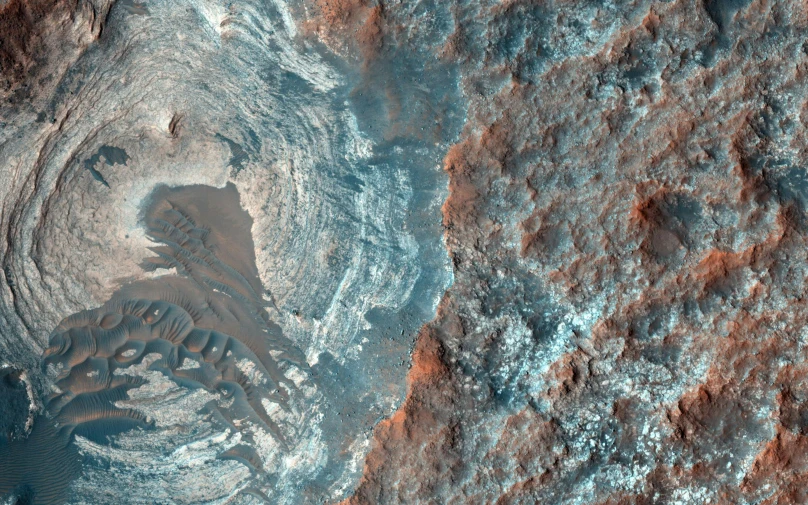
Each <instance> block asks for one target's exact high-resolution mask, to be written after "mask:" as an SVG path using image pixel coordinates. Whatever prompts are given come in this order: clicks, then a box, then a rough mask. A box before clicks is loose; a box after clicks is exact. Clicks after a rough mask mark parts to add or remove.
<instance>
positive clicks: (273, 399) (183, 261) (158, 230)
mask: <svg viewBox="0 0 808 505" xmlns="http://www.w3.org/2000/svg"><path fill="white" fill-rule="evenodd" d="M152 200H153V201H152V204H151V206H150V207H149V208H148V209H147V210H146V214H145V217H144V219H145V222H146V224H147V227H148V234H149V236H150V237H151V238H152V239H153V240H154V241H155V243H156V245H155V247H153V248H152V251H153V252H154V253H155V254H156V256H154V257H152V258H149V259H148V260H146V262H145V264H144V267H145V268H147V269H148V270H151V271H156V272H158V273H159V272H160V271H161V270H173V271H175V272H176V275H165V276H161V277H158V278H156V279H154V280H151V281H144V282H139V283H134V284H131V285H128V286H126V287H125V288H123V289H121V290H120V291H119V292H117V293H116V294H115V295H114V296H113V297H112V299H111V300H110V301H109V302H107V303H106V304H104V305H103V306H102V307H100V308H98V309H95V310H91V311H84V312H80V313H78V314H75V315H73V316H70V317H68V318H67V319H65V320H64V321H62V323H61V324H60V325H59V326H58V327H57V328H56V330H55V331H54V333H53V334H52V335H51V337H50V344H49V347H48V349H47V350H46V351H45V366H46V367H47V372H48V373H49V374H50V375H52V376H53V378H54V381H55V386H56V392H55V393H53V394H52V395H50V396H49V397H48V398H47V399H46V408H47V411H48V413H49V414H50V415H51V416H53V417H54V419H55V421H56V423H57V425H58V426H59V428H60V429H61V430H67V431H69V432H72V433H80V434H82V435H83V436H84V437H86V438H88V439H90V440H96V441H103V440H104V438H105V436H106V435H107V434H112V433H119V432H121V431H124V430H127V429H130V428H131V427H134V426H136V427H140V428H149V427H153V426H154V423H155V420H153V419H151V418H150V417H149V416H148V415H147V414H144V413H142V412H140V411H138V409H137V408H120V407H118V406H116V402H119V401H123V400H126V399H127V398H128V394H127V393H128V391H130V390H131V389H135V388H138V387H140V386H143V385H144V384H146V383H147V379H145V378H144V377H142V376H140V375H138V374H137V372H132V371H131V370H133V368H137V367H139V366H140V367H144V370H149V371H158V372H160V373H161V374H163V375H164V376H166V377H167V378H169V379H170V380H172V381H173V382H175V383H176V384H177V385H179V386H182V387H184V388H189V389H194V388H202V389H204V390H205V391H208V392H210V393H211V394H213V395H215V396H217V400H216V401H211V402H210V403H209V405H208V407H209V408H210V409H211V415H212V416H214V417H216V418H218V419H221V420H223V421H225V422H226V423H227V425H228V426H230V427H231V428H232V429H233V430H234V431H239V429H240V428H241V427H245V428H246V427H249V428H250V429H253V428H254V429H256V430H259V431H262V432H264V433H266V434H268V435H271V437H272V438H273V439H274V440H275V441H276V442H277V443H278V444H279V445H280V446H282V447H284V448H288V447H289V444H288V443H287V441H286V440H287V438H292V439H294V438H296V434H295V430H296V429H297V428H296V426H295V425H294V424H290V425H286V424H285V423H284V422H283V421H281V418H280V417H278V418H276V419H273V416H272V415H270V413H269V412H283V413H284V417H286V416H290V415H293V414H292V408H293V405H294V401H295V398H294V397H295V396H297V394H298V391H297V389H298V387H297V385H296V384H295V382H294V380H293V379H292V378H290V373H292V372H294V373H295V375H294V376H295V377H296V378H297V380H298V382H300V381H302V380H306V378H307V376H308V375H309V372H308V366H307V365H306V361H305V356H304V355H303V354H302V352H301V351H300V350H299V349H297V348H296V347H295V346H294V344H292V343H291V342H290V341H289V340H288V339H286V338H285V337H284V336H283V335H282V334H281V331H280V328H279V327H278V326H277V325H276V324H274V323H273V322H272V321H271V320H270V319H269V316H268V315H267V312H266V310H265V308H264V307H265V306H266V305H268V302H267V301H266V300H265V298H264V297H265V296H266V292H265V291H264V289H263V288H262V287H261V284H260V281H259V280H258V277H257V273H256V267H255V258H254V253H253V249H252V240H251V237H250V233H249V230H250V227H251V224H252V222H251V219H250V218H249V216H248V215H247V214H246V212H244V211H243V210H242V209H241V207H240V206H239V201H238V193H237V192H236V189H235V187H234V186H232V185H229V186H227V187H226V188H223V189H215V188H210V187H205V186H193V187H189V188H182V189H174V190H170V189H167V188H161V189H159V190H157V191H156V192H155V193H154V195H153V196H152ZM221 258H225V260H224V261H223V260H222V259H221ZM267 299H268V298H267ZM262 402H264V403H262ZM298 421H299V420H298ZM282 425H283V427H282ZM252 436H253V435H252V433H251V432H250V431H244V432H243V433H242V443H243V444H244V447H241V446H237V447H234V448H231V449H230V450H229V451H228V452H227V455H230V456H232V457H238V458H240V459H242V460H244V461H248V462H250V464H251V465H257V466H259V467H260V460H259V461H255V459H256V454H255V449H254V448H253V447H252V446H254V441H253V440H252Z"/></svg>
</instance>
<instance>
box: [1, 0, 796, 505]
mask: <svg viewBox="0 0 808 505" xmlns="http://www.w3.org/2000/svg"><path fill="white" fill-rule="evenodd" d="M0 1H1V0H0ZM0 8H2V14H0V30H2V31H0V33H2V34H4V35H5V34H8V36H7V37H4V38H3V39H2V41H0V69H2V77H3V80H2V81H0V84H2V85H3V87H2V90H0V92H2V94H3V95H2V96H3V100H4V102H3V103H2V104H0V127H2V130H1V131H0V171H2V173H3V174H7V175H5V176H4V177H5V179H4V180H7V181H8V182H7V183H6V184H4V185H3V187H2V188H0V198H2V206H3V207H2V209H3V212H2V216H0V223H1V224H2V231H3V233H2V234H1V235H0V237H1V238H0V246H1V247H0V250H2V253H0V260H1V261H2V264H3V273H4V279H5V284H4V287H3V289H2V296H0V320H1V321H2V327H1V328H0V331H1V332H2V338H0V352H2V353H3V354H2V355H0V360H2V361H0V367H5V368H0V370H2V369H8V370H14V371H15V372H14V373H15V374H18V373H21V372H22V371H25V372H26V373H27V374H28V375H26V377H28V379H27V381H28V382H27V384H32V385H33V386H32V387H29V390H31V389H32V390H33V391H34V392H33V393H27V394H28V395H29V396H33V398H28V397H24V396H21V391H23V388H22V385H21V384H20V383H19V382H18V381H17V382H14V383H11V382H8V381H6V382H8V384H7V385H6V386H5V390H6V391H7V393H6V394H5V395H4V396H3V398H5V397H8V398H10V399H12V400H13V401H14V402H15V404H20V405H26V406H27V404H30V403H31V401H33V403H34V404H35V406H41V404H42V398H43V397H44V396H41V395H44V394H46V393H47V392H48V391H50V389H49V388H51V387H52V385H51V383H50V381H51V379H49V378H48V376H46V375H44V374H42V373H41V371H40V365H39V356H40V355H41V353H42V351H43V350H44V349H45V348H46V347H47V336H48V334H49V333H50V332H51V330H53V328H55V327H56V325H57V324H58V322H59V321H60V320H61V319H62V318H64V317H67V316H69V315H71V314H73V313H75V312H79V311H81V310H84V309H94V308H96V307H98V306H100V305H102V304H104V303H106V302H107V300H109V299H110V297H111V296H113V293H114V292H116V291H117V290H118V289H119V288H121V287H125V286H128V285H132V284H133V283H138V282H141V283H142V282H152V281H151V280H148V279H153V278H154V275H155V274H154V273H153V272H146V271H144V270H143V269H142V268H141V263H142V261H143V260H144V259H145V258H146V257H148V252H149V251H148V250H147V249H146V248H147V247H148V246H150V245H152V244H150V242H149V240H148V235H147V233H146V232H145V231H144V230H143V227H142V219H141V218H142V212H143V207H144V204H143V202H145V200H146V198H147V196H148V195H149V194H151V192H152V191H153V190H154V188H155V187H157V186H158V185H160V184H167V185H169V186H187V185H190V184H205V185H208V186H214V187H219V188H222V187H225V186H226V185H227V184H228V183H233V184H234V186H235V187H236V188H237V190H238V193H239V195H240V202H241V206H242V207H243V209H244V210H245V211H246V212H247V213H248V214H249V216H250V218H251V219H252V221H253V225H252V230H251V235H252V240H253V241H254V248H255V260H256V265H255V268H256V269H257V275H258V277H259V280H260V282H258V284H261V285H263V287H264V288H266V290H267V293H265V294H263V295H264V296H265V297H266V301H267V307H268V308H267V311H268V313H269V318H271V319H272V320H273V321H274V322H276V323H277V324H278V325H279V326H280V327H281V328H282V330H283V332H284V334H285V335H286V336H287V337H288V338H289V339H290V340H291V341H292V342H293V343H294V345H296V346H297V347H298V348H299V349H300V350H301V351H302V353H303V354H305V356H306V361H307V364H308V365H309V366H310V367H311V370H312V377H313V379H312V384H314V386H313V387H316V388H317V393H316V394H313V393H312V394H311V395H310V396H309V397H307V398H308V399H307V400H305V401H304V403H302V404H301V405H302V406H301V407H300V408H301V409H302V412H305V413H306V416H304V417H305V418H306V419H308V420H310V421H307V422H310V423H311V425H310V426H307V430H305V431H307V432H310V433H312V434H316V436H315V435H312V436H311V437H309V438H305V439H304V438H303V437H301V439H300V440H295V441H292V442H291V444H292V447H291V449H290V452H289V454H290V456H289V457H286V458H284V457H283V456H282V455H280V453H278V452H277V450H275V452H272V451H269V452H267V455H265V457H264V461H273V462H277V461H280V462H281V463H279V465H280V467H279V468H267V469H265V470H261V471H266V472H268V475H269V476H268V477H267V476H266V475H260V476H257V477H256V476H255V475H253V474H251V473H250V472H254V471H255V468H256V467H255V465H254V464H252V465H243V464H241V463H238V462H237V461H236V462H233V461H232V460H228V461H227V462H226V464H221V463H220V462H216V463H215V464H216V465H219V466H218V467H214V466H210V465H213V464H214V463H210V465H208V466H205V465H207V463H206V464H203V465H202V466H201V467H200V469H199V471H198V472H197V474H198V475H205V476H206V477H205V478H204V479H202V480H204V481H205V486H200V487H199V488H198V489H194V490H193V493H190V492H187V490H179V489H176V488H175V489H174V492H170V491H169V492H167V494H161V495H160V496H161V497H162V498H160V499H161V500H165V501H166V502H170V501H171V500H173V501H174V502H175V503H196V502H205V501H210V500H213V499H214V498H215V499H224V500H228V501H229V502H231V503H257V502H260V500H261V499H263V498H262V497H266V496H267V495H270V496H273V499H275V500H279V501H280V502H281V503H321V502H338V501H340V500H344V501H345V503H349V504H366V503H367V504H375V503H380V504H388V503H407V504H410V503H439V504H455V503H456V504H461V503H462V504H466V503H502V504H506V503H547V504H581V505H584V504H586V505H589V504H597V505H607V504H608V505H617V504H636V505H640V504H669V503H670V504H674V503H678V504H708V503H709V504H746V503H748V504H752V503H755V504H768V505H775V504H777V505H787V504H801V503H808V492H806V491H805V490H804V488H805V485H806V483H808V453H807V452H806V448H808V368H806V365H805V363H804V361H805V354H806V351H805V350H804V349H803V346H804V342H805V339H806V338H807V337H808V335H806V334H805V330H804V328H803V321H805V320H806V319H808V311H807V310H806V309H805V304H804V300H803V297H804V294H803V292H804V290H803V284H804V282H806V278H808V263H806V261H807V260H808V258H807V256H808V247H806V246H808V243H806V238H805V233H806V232H808V172H806V170H808V79H806V78H807V77H808V38H806V37H808V36H807V35H806V34H808V4H806V3H805V2H797V1H783V2H777V1H775V2H769V1H764V0H731V1H729V0H727V1H721V0H705V1H702V2H696V1H691V0H682V1H670V2H651V1H636V2H622V3H621V2H606V3H601V2H566V1H547V2H536V1H533V0H530V1H529V0H504V1H499V0H498V1H493V0H474V1H471V0H468V1H467V0H452V1H436V0H406V1H405V0H402V1H392V0H292V1H291V2H289V3H288V4H284V3H283V2H281V1H273V2H247V1H246V0H241V1H238V2H219V1H217V0H187V1H182V2H170V1H167V0H146V1H144V2H142V3H140V2H130V1H127V0H119V1H118V2H117V3H114V4H109V3H103V2H102V3H98V2H97V0H93V2H92V3H90V2H88V1H87V0H80V1H73V2H47V1H44V2H43V1H42V0H40V1H38V2H37V1H33V0H7V1H6V2H5V3H4V5H3V6H2V7H0ZM441 168H442V170H441ZM447 184H448V192H447V191H446V185H447ZM245 241H246V240H245ZM442 241H443V242H442ZM447 251H448V257H447ZM181 274H182V273H181V272H180V273H179V275H181ZM147 280H148V281H147ZM155 282H157V281H155ZM217 296H218V295H217ZM438 301H440V303H439V304H438V303H437V302H438ZM436 307H437V309H436ZM189 313H190V312H189ZM242 354H243V355H247V353H246V352H244V353H242ZM410 354H411V364H410V366H409V367H407V366H406V365H407V363H408V361H410ZM17 371H20V372H17ZM137 373H139V374H141V375H142V376H143V377H147V378H148V377H151V379H150V380H151V382H150V384H151V386H150V388H151V389H149V395H147V396H144V397H143V398H151V400H148V399H146V400H144V399H143V398H140V397H138V398H132V397H130V398H129V399H128V400H127V401H126V402H124V403H122V404H121V405H122V406H123V405H125V406H126V407H127V408H140V409H141V412H151V413H154V412H160V413H161V414H160V415H162V416H164V417H163V419H170V418H171V415H172V414H171V412H172V410H171V409H172V406H171V404H170V401H166V400H165V398H160V397H159V395H158V394H156V392H159V391H173V390H172V389H171V388H172V387H174V386H171V385H170V381H166V380H163V379H160V378H159V377H161V376H160V375H159V374H156V375H154V374H155V372H153V371H148V372H147V371H146V370H145V369H144V370H142V371H138V372H137ZM149 374H151V375H149ZM16 376H17V375H15V376H14V377H16ZM8 377H12V376H11V375H8ZM15 380H16V379H15ZM160 388H164V389H160ZM166 394H168V393H166ZM172 394H173V393H172ZM194 394H195V393H193V391H190V392H189V391H185V392H184V393H183V395H186V396H183V397H188V398H190V397H191V396H193V395H194ZM405 395H406V396H405ZM167 397H168V396H167ZM138 401H139V402H140V404H139V405H140V406H139V407H138ZM305 402H308V403H305ZM188 405H191V404H190V403H189V404H187V405H185V407H183V408H185V409H186V410H187V409H192V410H193V409H196V407H193V406H190V407H189V406H188ZM177 408H178V409H179V407H177ZM307 409H308V410H307ZM180 410H181V409H180ZM199 412H200V411H199V410H196V411H195V412H192V413H191V414H192V415H188V416H187V417H185V418H184V419H183V422H181V423H177V429H179V430H186V431H183V433H185V435H183V436H184V437H187V443H188V444H190V445H189V447H192V448H194V449H195V450H199V449H200V447H202V446H200V445H199V443H200V441H199V440H194V435H193V434H194V431H193V430H194V426H197V425H199V423H208V422H209V420H208V419H205V418H203V417H200V416H201V414H199ZM177 414H178V415H180V414H179V410H177ZM166 416H167V417H166ZM18 418H19V419H18ZM23 419H28V412H27V411H26V412H25V413H24V414H20V415H17V416H14V415H9V416H3V422H4V423H5V424H3V426H4V429H5V430H6V431H7V432H9V433H12V432H16V431H19V429H20V428H19V425H20V423H22V420H23ZM7 424H8V427H6V425H7ZM169 424H170V423H169ZM205 426H208V424H205ZM207 429H208V428H206V430H207ZM15 430H16V431H15ZM187 430H190V431H187ZM149 433H150V432H148V431H146V432H144V435H142V438H139V437H140V435H138V433H137V432H127V433H125V434H122V435H119V436H118V437H119V438H117V439H115V440H113V441H112V443H111V445H109V446H105V445H103V444H98V443H96V441H93V440H90V439H87V438H85V437H78V438H76V440H75V441H74V442H72V443H74V444H76V446H77V447H78V448H79V452H80V453H81V454H83V455H85V457H87V455H92V456H91V458H90V459H92V460H93V461H95V462H96V465H95V466H93V465H92V464H90V465H89V466H87V467H86V468H85V469H84V470H83V473H82V474H81V475H80V476H79V477H76V480H75V482H74V483H73V484H72V487H71V488H70V489H71V490H72V494H71V495H70V500H72V501H74V502H81V501H82V500H90V501H91V502H94V503H95V502H98V500H101V501H103V500H104V499H108V500H110V501H109V503H126V502H133V503H137V502H139V500H141V497H139V496H135V495H136V494H137V493H130V494H128V495H126V494H122V493H125V491H126V490H122V489H116V478H115V475H116V474H115V472H123V471H130V470H131V471H135V470H137V472H140V473H137V472H136V473H137V475H144V476H148V475H149V468H151V467H148V466H147V465H146V463H145V462H147V461H157V460H159V461H160V465H161V466H160V468H161V472H164V474H161V475H163V477H161V479H168V481H170V482H171V483H172V484H171V485H172V486H177V485H181V483H182V482H192V481H193V478H194V477H193V476H194V475H195V472H196V470H193V465H191V464H188V463H187V461H185V460H183V459H182V458H181V457H180V455H181V454H189V453H188V452H187V451H186V450H185V449H181V447H172V448H171V450H172V451H173V452H172V453H171V454H170V455H163V454H161V453H160V447H159V444H157V445H158V447H147V445H148V444H147V442H145V441H147V440H156V438H154V436H153V435H149ZM188 433H190V435H188ZM205 433H206V436H208V435H209V434H210V433H209V430H208V431H205ZM230 435H232V433H229V434H228V435H227V436H230ZM113 438H114V437H113ZM37 440H39V439H37ZM222 440H224V439H222ZM219 442H220V441H218V442H215V443H219ZM205 443H208V442H205ZM215 443H213V444H209V446H210V447H213V446H214V445H215ZM0 444H2V442H0ZM193 444H196V445H193ZM209 446H208V445H206V446H204V447H202V449H203V450H202V452H204V451H206V450H207V448H208V447H209ZM15 447H16V446H15ZM258 452H259V453H260V450H259V451H258ZM270 452H271V454H270ZM304 453H305V454H308V455H309V456H311V457H310V458H309V460H310V461H316V462H317V463H316V465H320V466H317V467H316V468H310V469H306V471H302V470H301V469H300V465H301V464H313V463H303V462H302V461H303V460H302V459H301V458H299V457H297V456H295V457H292V456H291V455H292V454H304ZM200 454H201V452H200ZM205 454H207V453H205ZM239 454H241V453H239ZM134 455H137V457H134ZM209 456H210V455H208V456H205V457H204V458H201V460H205V461H213V460H212V459H210V458H212V457H214V456H210V457H209ZM315 456H316V457H315ZM2 457H3V446H2V445H0V458H2ZM129 457H134V459H132V460H131V461H127V458H129ZM161 458H162V459H161ZM205 458H208V459H205ZM201 460H200V461H201ZM309 460H307V461H309ZM99 461H100V462H101V463H98V462H99ZM363 461H364V465H363V464H362V462H363ZM141 463H142V464H141ZM253 463H254V462H253ZM127 464H129V465H132V466H133V467H137V468H136V469H134V470H133V468H129V469H128V470H127ZM274 464H278V463H274ZM105 465H106V466H105ZM138 465H140V466H139V467H138ZM172 465H175V466H172ZM0 467H2V464H0ZM219 467H221V468H226V470H227V472H229V473H228V474H227V475H228V476H227V477H222V476H219V478H221V479H222V481H221V482H222V483H224V482H225V481H226V482H230V483H232V482H236V480H234V479H238V480H237V482H243V483H245V484H244V486H243V487H241V488H237V489H236V488H234V489H232V490H230V489H229V488H228V490H226V492H225V493H224V495H226V496H225V497H224V498H223V497H222V496H223V495H222V492H223V491H222V490H223V489H224V487H223V486H224V484H222V486H216V485H211V482H213V483H215V482H216V480H215V478H214V477H211V475H212V474H211V473H210V472H211V471H213V470H212V469H215V468H219ZM87 468H89V470H88V469H87ZM105 468H112V469H113V470H114V471H109V472H106V473H105V472H104V469H105ZM155 468H156V467H155ZM172 468H175V469H176V472H175V473H174V474H172V472H173V471H172V470H171V469H172ZM248 468H252V469H251V470H248ZM99 469H101V470H99ZM166 469H168V470H166ZM294 469H296V470H294ZM292 470H294V471H292ZM222 471H224V470H222ZM165 472H168V473H165ZM205 472H207V473H205ZM303 474H305V475H307V477H306V478H305V479H303V480H300V478H299V477H295V478H294V479H292V478H290V477H288V476H291V475H295V476H299V475H303ZM172 475H173V476H179V477H177V478H176V479H173V477H172ZM222 475H224V474H222ZM144 479H145V480H144V482H143V483H142V486H143V487H142V488H138V489H139V492H143V490H145V489H148V486H149V485H151V484H150V482H149V480H148V478H147V477H144ZM172 479H173V480H172ZM306 479H308V480H306ZM155 482H157V479H155ZM178 483H179V484H178ZM2 484H3V479H2V477H0V489H2ZM139 485H141V484H139ZM154 485H160V484H159V483H156V484H154ZM227 485H230V484H227ZM206 486H209V487H206ZM225 487H226V486H225ZM213 488H216V489H213ZM15 489H16V490H15V491H14V492H16V493H17V494H18V495H19V496H23V495H24V494H25V493H29V494H30V493H32V492H35V487H34V488H24V489H23V488H15ZM168 489H172V488H170V486H169V487H168ZM70 492H71V491H68V493H70ZM161 492H162V491H161ZM217 493H218V494H217ZM26 496H27V495H26ZM155 496H157V495H155ZM88 497H91V498H88ZM101 497H106V498H101Z"/></svg>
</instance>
